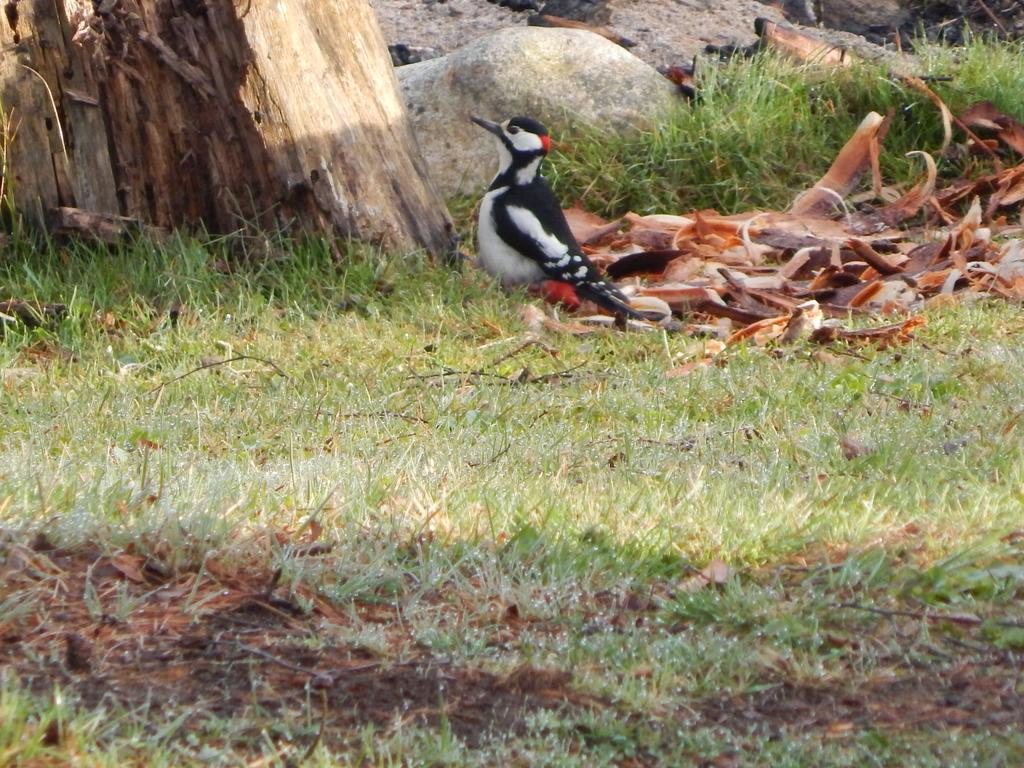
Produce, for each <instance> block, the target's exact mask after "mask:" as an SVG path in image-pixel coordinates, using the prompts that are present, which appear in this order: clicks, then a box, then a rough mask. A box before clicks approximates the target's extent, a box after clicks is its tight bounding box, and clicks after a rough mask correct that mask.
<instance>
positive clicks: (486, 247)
mask: <svg viewBox="0 0 1024 768" xmlns="http://www.w3.org/2000/svg"><path fill="white" fill-rule="evenodd" d="M507 191H508V187H499V188H498V189H493V190H491V191H490V192H488V193H487V194H486V195H484V199H483V201H482V202H481V203H480V218H479V221H478V223H477V244H478V248H477V261H478V263H479V264H480V266H481V267H483V268H484V269H485V270H487V272H489V273H490V274H492V275H494V276H495V277H496V278H498V279H499V280H500V281H501V284H502V285H503V286H506V287H510V286H513V285H522V284H524V283H536V282H539V281H541V280H543V279H544V271H543V270H542V269H541V268H540V266H539V265H538V264H537V263H536V262H535V261H533V260H532V259H528V258H527V257H526V256H523V255H522V254H521V253H519V251H517V250H515V249H514V248H512V247H511V246H510V245H509V244H508V243H506V242H505V241H504V240H502V239H501V237H500V236H499V235H498V230H497V227H496V226H495V224H494V201H495V199H496V198H498V197H500V196H501V195H502V194H504V193H505V192H507Z"/></svg>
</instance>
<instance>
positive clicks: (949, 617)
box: [836, 603, 1024, 629]
mask: <svg viewBox="0 0 1024 768" xmlns="http://www.w3.org/2000/svg"><path fill="white" fill-rule="evenodd" d="M836 607H837V608H852V609H854V610H857V611H867V612H868V613H877V614H878V615H879V616H887V617H889V618H892V617H894V616H902V617H906V618H908V619H924V620H927V621H951V622H953V623H954V624H964V625H966V626H969V627H977V626H980V625H981V624H983V623H984V619H982V618H980V617H978V616H973V615H971V614H963V613H960V614H955V613H946V614H942V613H928V612H927V611H897V610H888V609H886V608H875V607H873V606H870V605H859V604H857V603H839V604H838V605H837V606H836ZM992 623H993V624H995V625H996V626H997V627H1012V628H1016V629H1021V628H1024V621H993V622H992Z"/></svg>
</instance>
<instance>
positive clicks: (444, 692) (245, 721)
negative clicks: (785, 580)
mask: <svg viewBox="0 0 1024 768" xmlns="http://www.w3.org/2000/svg"><path fill="white" fill-rule="evenodd" d="M308 551H309V552H315V553H317V554H316V555H315V556H326V555H327V554H328V551H329V548H320V549H315V548H312V547H311V548H309V549H308ZM0 555H2V560H0V599H2V602H3V604H4V605H5V609H6V610H5V613H4V614H2V615H0V667H2V668H5V669H10V670H12V671H13V672H14V673H15V674H16V676H17V679H18V681H19V684H20V685H22V686H24V687H25V688H27V689H28V690H31V691H33V692H34V693H35V694H37V695H38V696H39V697H40V698H47V697H49V696H52V692H53V690H54V688H55V687H59V688H61V689H62V690H64V691H67V692H70V693H71V694H73V698H74V699H77V701H78V702H79V703H80V705H81V706H82V707H85V708H90V709H95V708H100V707H106V708H108V709H110V708H114V709H125V710H129V711H134V712H135V713H136V715H137V720H139V721H144V722H147V723H149V724H150V727H151V728H152V729H153V731H154V732H156V731H157V730H160V729H166V727H167V723H168V722H170V721H172V720H173V719H174V718H175V717H178V716H181V717H182V720H181V722H180V723H178V727H179V728H180V729H181V731H182V732H190V733H198V734H203V733H204V732H205V731H206V730H207V729H208V728H209V727H210V722H211V720H212V719H214V718H220V719H223V720H230V721H232V723H233V728H232V732H233V733H235V734H236V738H238V739H239V740H248V739H250V737H252V738H255V737H256V736H257V735H259V734H260V733H262V732H266V733H269V734H272V735H273V734H280V738H282V739H294V734H295V732H296V731H297V730H301V729H300V728H298V726H297V725H296V724H301V723H306V729H305V733H307V734H308V736H307V738H309V739H310V741H311V742H312V739H313V736H314V735H315V733H311V732H310V731H311V729H312V731H313V732H315V731H317V730H319V734H320V735H319V736H316V738H317V739H322V740H323V741H324V742H325V743H326V744H328V745H330V746H344V745H347V744H350V743H351V740H352V738H353V737H354V736H355V734H356V732H357V731H358V729H359V728H361V727H362V726H365V725H367V724H371V723H372V724H375V725H376V726H378V727H380V728H381V729H382V730H385V731H386V730H387V729H389V728H393V727H396V725H398V724H401V725H404V726H414V725H419V726H425V727H428V728H437V727H441V726H445V727H448V728H450V729H451V731H452V733H453V734H454V735H455V736H457V737H458V738H459V739H460V740H461V741H462V742H463V743H465V744H466V745H468V746H469V747H471V748H473V747H479V746H482V745H484V744H486V743H488V742H489V741H490V740H491V739H492V738H495V737H496V735H499V734H500V736H501V738H509V737H515V736H516V735H518V734H525V733H526V731H527V718H528V717H529V715H530V714H532V713H536V712H539V711H558V712H561V713H563V714H564V715H565V716H566V717H567V718H569V719H572V717H573V715H574V713H575V714H577V715H582V714H584V713H594V712H596V711H599V710H605V711H611V712H617V713H618V716H619V717H621V718H623V719H624V720H626V721H635V722H642V723H644V724H645V725H646V726H647V727H651V728H654V729H655V730H657V731H659V732H661V733H662V734H663V738H665V739H666V740H671V739H672V738H673V735H672V734H674V733H676V732H677V730H678V728H679V727H681V724H683V723H685V724H686V727H692V726H694V725H696V726H698V727H702V728H709V729H714V730H716V731H719V732H732V733H735V734H741V735H746V734H752V733H753V734H759V735H764V734H768V735H772V736H775V735H777V736H780V737H784V736H785V735H786V734H793V733H797V732H800V733H814V734H818V735H820V736H821V737H823V738H832V737H839V736H844V735H847V734H854V733H860V732H863V731H864V730H866V729H880V730H890V731H897V730H903V729H909V728H916V729H919V730H923V731H939V730H948V729H953V728H961V729H965V730H980V729H986V730H988V731H991V732H993V733H995V732H997V731H1010V730H1013V729H1017V730H1019V729H1022V728H1024V695H1022V694H1024V689H1022V687H1021V684H1020V680H1021V676H1022V674H1024V660H1022V658H1021V656H1020V654H1017V653H1014V652H1011V651H1002V650H1000V649H998V648H995V647H993V646H991V645H987V646H985V645H982V644H981V643H979V642H977V639H971V638H970V636H969V635H968V634H967V630H966V629H964V628H963V627H961V628H960V629H959V630H958V632H957V633H956V634H950V635H949V637H946V636H945V634H944V633H943V632H940V631H939V629H938V626H937V625H934V622H933V623H932V624H933V629H934V632H932V633H931V635H930V641H929V644H930V647H932V648H933V651H931V653H933V654H934V658H933V659H929V660H927V661H922V660H921V659H922V657H921V656H920V652H919V649H917V650H915V652H914V654H910V655H909V656H908V655H907V654H906V653H904V652H903V650H902V649H897V651H896V652H893V653H892V655H891V657H890V658H888V659H882V660H881V663H880V664H879V665H878V666H877V668H874V671H873V672H871V673H870V675H868V676H866V677H865V676H862V675H859V674H856V673H855V668H856V667H857V661H856V658H852V661H851V663H850V674H849V675H848V676H843V675H839V676H837V678H836V679H837V680H838V681H839V682H836V684H834V685H829V684H825V683H821V682H818V683H813V684H812V683H807V682H798V681H795V680H792V679H788V678H787V677H785V676H784V675H783V676H780V677H779V678H777V679H765V680H763V681H761V682H763V683H765V684H766V685H769V686H771V687H770V688H767V689H765V690H761V691H759V692H757V693H754V694H751V695H730V694H723V695H721V696H710V697H705V698H703V699H696V700H688V701H687V700H686V697H685V694H684V695H681V696H680V702H679V707H678V710H677V714H672V713H671V711H669V712H665V713H663V714H661V715H653V714H652V713H650V712H643V711H630V710H628V709H624V708H623V705H621V704H615V703H614V702H612V701H611V700H608V699H604V698H600V697H596V696H593V695H589V694H587V693H585V692H582V691H580V690H578V689H576V688H575V687H574V685H573V684H572V679H573V675H572V672H570V671H566V670H563V669H548V668H538V667H534V666H532V665H521V666H519V667H516V668H514V669H513V670H512V671H511V672H506V673H504V674H499V673H497V672H496V671H494V670H493V669H486V668H481V667H479V666H473V665H472V664H471V663H470V662H469V661H467V660H461V661H458V662H456V661H453V660H452V659H450V658H445V657H441V656H439V655H437V654H435V653H432V652H430V651H429V650H428V649H425V648H423V647H422V646H420V645H418V644H416V643H415V642H414V641H413V640H411V638H410V637H409V634H408V629H407V625H406V624H405V623H404V622H403V621H400V620H399V617H398V616H396V610H397V609H396V608H395V607H394V606H393V605H391V604H375V603H360V602H354V603H351V604H346V605H345V607H344V609H341V608H339V606H337V605H335V604H333V603H331V602H330V601H328V600H326V599H324V598H323V597H321V596H320V595H318V594H316V593H314V592H312V591H311V590H308V589H307V588H303V587H298V588H296V589H294V590H286V589H284V588H283V587H278V586H277V585H278V577H277V576H276V575H275V574H272V573H268V572H266V571H262V570H260V569H258V568H249V569H248V570H246V569H244V568H243V569H241V570H239V567H238V566H237V565H228V564H221V563H220V562H218V561H217V560H215V559H212V558H207V559H206V560H205V563H204V568H203V569H202V570H201V571H199V572H196V571H195V570H191V571H189V572H182V573H175V574H172V573H169V572H168V569H167V568H166V567H165V566H163V565H162V564H161V563H159V562H157V561H155V560H150V559H148V558H146V557H144V556H142V555H136V554H131V553H121V554H116V555H113V556H111V555H107V554H104V553H102V552H101V551H100V550H99V549H98V548H95V547H93V548H90V547H84V548H80V549H77V550H74V551H66V550H58V549H53V548H52V547H50V546H49V545H48V544H47V543H46V542H45V540H40V541H37V542H36V544H35V547H34V548H33V547H31V546H20V545H8V546H6V547H5V548H4V551H3V552H2V553H0ZM254 560H255V558H254ZM793 578H794V579H797V578H798V575H796V574H794V575H793ZM797 586H798V584H797V583H796V582H794V588H796V587H797ZM696 588H698V589H712V588H716V587H714V586H713V585H712V584H711V582H710V581H709V583H708V584H707V585H702V586H699V587H696ZM659 594H660V593H657V592H656V591H655V592H651V593H650V594H647V593H643V594H641V593H637V592H631V591H625V592H621V593H620V592H618V591H603V592H597V593H595V594H593V595H592V596H591V598H592V599H591V600H590V601H589V602H588V603H587V604H586V605H581V606H580V608H579V611H580V614H581V616H580V618H583V619H585V620H586V621H585V623H584V625H583V629H582V631H583V632H584V633H587V634H589V633H591V632H592V631H608V632H621V631H633V630H634V629H640V628H641V627H646V626H653V625H655V624H656V622H654V621H649V619H650V618H652V617H653V616H654V615H655V614H657V613H658V612H659V610H660V609H659V604H660V603H661V602H662V600H661V598H660V597H659ZM443 597H444V596H442V595H437V596H435V597H432V598H429V597H428V598H424V599H425V600H428V601H430V604H431V606H433V607H436V611H437V613H438V614H443V613H445V612H450V614H451V615H450V616H448V618H449V619H450V621H451V622H452V625H453V626H454V625H457V624H458V625H464V626H475V627H476V628H477V629H483V628H485V627H487V628H488V631H489V632H490V633H491V636H490V638H489V642H488V644H489V645H490V646H491V647H499V646H502V647H504V646H515V645H516V639H517V635H518V634H520V633H522V632H525V631H527V630H528V631H529V632H530V633H531V635H532V636H533V637H534V638H536V637H537V635H538V634H543V633H546V632H550V633H552V634H554V633H560V632H563V631H564V629H565V628H564V626H559V625H556V624H555V623H544V622H541V621H537V622H531V621H530V620H529V619H526V618H523V617H521V616H520V615H519V611H518V609H517V608H516V607H515V606H500V605H497V604H493V605H492V602H493V601H491V599H490V598H489V597H488V596H487V595H466V596H465V599H466V601H467V602H466V603H465V604H462V603H459V602H458V601H455V602H454V603H453V602H449V601H445V600H444V599H442V598H443ZM435 600H436V606H435ZM845 616H846V614H843V613H841V614H839V615H838V618H837V619H835V621H836V624H835V626H829V627H828V629H829V631H830V632H831V633H833V634H834V636H835V638H837V639H836V640H835V642H836V643H845V644H848V645H856V644H857V643H860V642H867V643H871V644H873V645H875V646H882V645H884V644H885V643H886V642H891V640H892V632H893V631H894V628H893V626H892V625H891V622H890V621H888V620H885V621H878V622H876V623H875V624H873V625H872V624H865V623H864V622H863V621H862V620H863V618H864V615H863V612H857V613H851V614H850V616H851V618H850V619H849V620H847V619H846V618H845ZM855 616H859V617H860V619H861V620H857V619H854V618H853V617H855ZM896 618H898V620H899V621H900V622H903V624H901V625H900V634H901V636H906V637H916V636H918V634H919V632H917V630H916V629H915V627H916V623H915V621H916V620H914V619H912V618H910V617H908V616H904V615H899V616H897V617H896ZM356 622H358V623H359V624H360V626H361V627H362V628H363V629H365V628H366V627H367V626H372V625H375V626H376V627H377V628H378V629H379V632H376V633H375V634H374V636H375V638H377V640H375V645H374V650H369V649H367V648H365V647H362V646H360V645H359V644H357V643H355V642H353V641H352V639H351V638H352V637H353V636H354V635H355V634H356V633H354V632H353V631H352V630H353V624H354V623H356ZM904 625H905V626H904ZM868 627H873V629H868ZM669 631H672V630H669ZM911 656H912V657H913V658H916V659H917V661H915V662H913V663H911V662H910V661H908V658H910V657H911ZM684 702H685V705H684ZM310 724H312V725H310ZM579 733H580V734H581V737H582V738H583V739H584V741H586V738H587V736H586V732H585V728H584V729H583V730H580V731H579ZM248 743H249V742H248V741H243V742H242V743H240V744H238V745H237V747H238V748H239V749H241V750H243V751H244V750H246V749H247V746H248Z"/></svg>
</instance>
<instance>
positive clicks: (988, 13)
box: [978, 0, 1010, 37]
mask: <svg viewBox="0 0 1024 768" xmlns="http://www.w3.org/2000/svg"><path fill="white" fill-rule="evenodd" d="M978 5H980V6H981V10H983V11H984V12H985V15H986V16H988V17H989V18H990V19H992V23H993V24H995V25H996V26H997V27H999V29H1000V31H1001V32H1002V33H1003V34H1004V35H1006V36H1007V37H1009V36H1010V33H1009V31H1008V30H1007V29H1006V27H1004V26H1003V22H1001V21H1000V20H999V17H998V16H996V15H995V14H994V13H992V11H991V9H990V8H989V7H988V6H987V5H985V0H978Z"/></svg>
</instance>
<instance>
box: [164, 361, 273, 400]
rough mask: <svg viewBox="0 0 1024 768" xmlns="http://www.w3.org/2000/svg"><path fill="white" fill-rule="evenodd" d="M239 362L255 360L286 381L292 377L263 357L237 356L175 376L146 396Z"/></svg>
mask: <svg viewBox="0 0 1024 768" xmlns="http://www.w3.org/2000/svg"><path fill="white" fill-rule="evenodd" d="M239 360H253V361H254V362H257V363H263V364H264V365H269V366H270V367H271V368H273V369H274V372H275V373H276V374H277V375H278V376H283V377H284V378H286V379H291V376H289V375H288V374H287V373H285V372H284V371H283V370H281V368H280V367H279V366H278V364H277V363H275V362H274V361H272V360H267V359H266V358H262V357H256V356H255V355H235V356H234V357H229V358H227V359H226V360H215V361H213V362H210V363H203V364H202V365H200V366H199V367H198V368H193V369H192V370H191V371H187V372H186V373H183V374H181V375H180V376H175V377H174V378H173V379H168V380H167V381H165V382H163V383H161V384H157V385H156V386H155V387H153V388H152V389H150V390H147V392H146V394H147V395H151V394H153V393H154V392H159V391H160V390H162V389H163V388H164V387H166V386H167V385H168V384H174V383H175V382H176V381H181V380H182V379H184V378H186V377H188V376H191V375H192V374H193V373H199V371H205V370H206V369H207V368H216V367H217V366H219V365H227V364H228V363H237V362H238V361H239Z"/></svg>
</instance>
